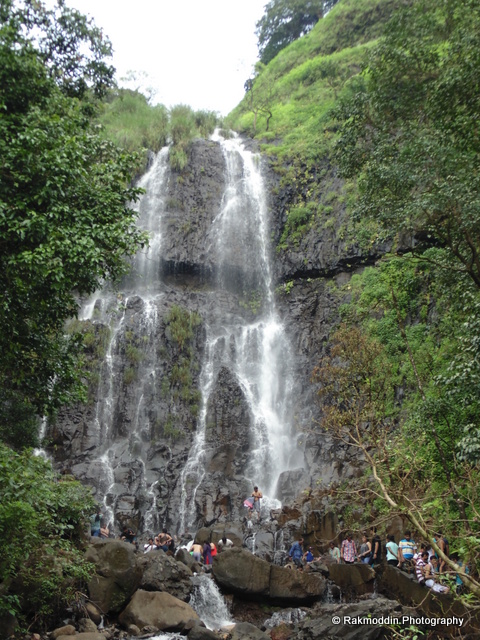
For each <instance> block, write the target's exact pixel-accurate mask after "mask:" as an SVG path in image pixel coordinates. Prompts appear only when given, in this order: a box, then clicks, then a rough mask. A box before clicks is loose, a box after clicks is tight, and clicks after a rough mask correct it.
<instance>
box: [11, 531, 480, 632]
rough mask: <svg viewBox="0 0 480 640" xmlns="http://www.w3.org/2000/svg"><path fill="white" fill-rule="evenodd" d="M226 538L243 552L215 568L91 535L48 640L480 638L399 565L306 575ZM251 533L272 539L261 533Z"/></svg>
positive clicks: (327, 566) (328, 568)
mask: <svg viewBox="0 0 480 640" xmlns="http://www.w3.org/2000/svg"><path fill="white" fill-rule="evenodd" d="M229 531H230V533H229V537H231V538H234V543H235V544H236V546H234V547H233V548H232V549H227V550H224V551H223V552H221V553H219V554H218V555H217V556H216V557H215V558H214V559H213V565H212V566H208V567H205V566H204V565H203V564H200V563H197V562H196V561H194V559H193V557H192V556H191V555H190V554H189V553H188V551H187V550H186V549H179V550H178V551H177V553H176V555H175V557H174V556H173V555H170V554H165V553H164V552H163V551H152V552H150V553H147V554H143V553H142V552H141V551H139V550H137V549H136V547H135V545H133V544H129V543H127V542H123V541H121V540H113V539H111V540H110V539H107V540H96V539H93V538H92V541H91V543H90V544H89V545H88V548H87V550H86V558H87V559H88V560H89V561H90V562H92V563H93V564H94V566H95V575H94V576H93V577H92V579H91V580H90V583H89V585H88V593H87V594H85V598H84V599H83V600H82V601H79V602H78V606H77V607H76V608H75V609H74V610H72V611H71V612H70V613H69V617H68V619H65V621H64V624H63V625H62V626H60V627H58V628H57V629H55V630H54V631H52V632H50V633H49V634H48V636H46V638H47V637H48V638H52V639H53V640H74V639H75V640H115V639H117V638H118V639H122V640H127V639H128V640H130V639H133V638H147V637H148V638H155V639H156V640H167V639H170V640H175V639H176V640H179V639H180V638H185V637H187V638H188V639H189V640H289V639H291V640H316V639H318V638H322V639H323V638H326V639H329V638H332V639H333V638H346V639H347V640H364V639H367V640H369V639H374V638H392V637H395V636H394V635H393V632H392V625H393V628H394V629H396V631H397V632H398V631H401V629H407V628H408V627H410V626H412V625H415V626H416V627H417V628H418V629H419V630H420V631H424V632H425V637H426V638H442V637H445V638H455V637H459V638H460V637H461V638H471V639H472V640H473V638H478V637H479V635H478V633H479V632H478V630H479V629H480V624H479V620H477V619H476V618H475V617H474V616H472V615H468V614H467V612H466V610H464V609H463V608H462V607H461V605H460V604H459V602H458V601H454V600H453V598H451V597H450V596H448V595H447V596H445V595H435V594H433V593H432V592H431V591H430V590H428V589H426V588H425V587H422V586H419V585H418V584H417V583H416V581H415V580H414V578H413V576H410V575H407V574H406V573H403V572H401V571H400V570H398V569H397V568H394V567H391V566H388V565H380V566H378V567H377V568H376V569H375V570H374V569H373V568H372V567H370V566H367V565H365V564H361V563H358V564H354V565H344V564H336V563H331V562H329V558H328V557H327V556H324V557H322V559H321V560H320V561H315V562H313V563H312V564H311V565H309V566H308V568H307V569H304V570H303V571H299V570H296V569H292V568H289V567H288V566H280V565H278V564H275V563H274V562H273V561H272V560H275V558H270V561H269V560H266V559H263V558H261V557H259V556H258V555H255V554H253V553H252V552H251V551H250V550H249V549H247V548H246V547H244V546H243V544H242V541H241V540H240V535H243V536H244V537H246V538H247V539H248V537H249V536H250V535H251V534H252V530H251V529H250V528H247V527H246V526H245V527H241V526H240V525H238V524H236V523H232V524H231V526H230V529H229ZM254 533H256V534H257V535H259V537H261V534H262V533H265V532H262V531H261V530H260V527H257V530H256V531H254ZM222 534H223V531H222V532H220V531H218V530H216V529H215V527H211V528H204V529H202V530H200V531H199V532H197V535H196V537H195V539H196V541H197V542H199V543H203V542H204V541H211V542H214V543H217V542H218V540H219V539H220V537H221V535H222ZM5 637H7V636H5ZM397 637H398V636H397ZM420 637H421V636H420ZM36 640H41V639H40V636H37V637H36Z"/></svg>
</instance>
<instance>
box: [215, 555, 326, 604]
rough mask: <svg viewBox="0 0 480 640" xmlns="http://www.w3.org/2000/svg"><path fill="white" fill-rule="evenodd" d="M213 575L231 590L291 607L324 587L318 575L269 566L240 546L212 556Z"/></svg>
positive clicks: (314, 596)
mask: <svg viewBox="0 0 480 640" xmlns="http://www.w3.org/2000/svg"><path fill="white" fill-rule="evenodd" d="M213 575H214V577H215V580H216V581H217V582H218V583H219V584H220V585H221V587H222V588H223V589H225V590H227V591H229V592H231V593H236V594H239V595H241V596H242V597H244V598H259V599H262V600H265V601H267V602H277V603H281V602H288V603H289V604H290V606H291V605H294V604H308V603H312V602H314V601H315V600H318V599H320V598H321V597H322V595H323V593H324V591H325V586H326V583H325V580H324V579H323V578H322V577H321V576H320V575H314V574H308V573H304V572H302V571H297V570H292V569H287V568H284V567H278V566H276V565H272V564H270V563H268V562H266V561H265V560H261V559H260V558H258V557H256V556H254V555H253V554H251V553H249V552H248V551H245V550H243V549H230V550H227V551H223V552H222V553H221V554H219V555H218V556H217V557H216V558H214V562H213Z"/></svg>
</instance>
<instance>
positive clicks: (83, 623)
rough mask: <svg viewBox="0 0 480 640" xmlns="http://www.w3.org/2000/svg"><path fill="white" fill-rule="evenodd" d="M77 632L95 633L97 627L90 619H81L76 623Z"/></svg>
mask: <svg viewBox="0 0 480 640" xmlns="http://www.w3.org/2000/svg"><path fill="white" fill-rule="evenodd" d="M78 630H79V631H81V632H86V633H96V632H97V631H98V629H97V625H96V624H95V623H94V622H93V620H90V618H82V619H81V620H79V621H78Z"/></svg>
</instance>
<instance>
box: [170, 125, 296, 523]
mask: <svg viewBox="0 0 480 640" xmlns="http://www.w3.org/2000/svg"><path fill="white" fill-rule="evenodd" d="M216 139H217V140H218V141H219V142H220V144H221V146H222V150H223V154H224V157H225V163H226V168H227V180H226V189H225V193H224V197H223V201H222V207H221V210H220V211H219V213H218V215H217V216H216V218H215V220H214V221H213V224H212V227H211V230H210V233H209V251H210V253H211V254H212V255H213V256H214V261H215V263H216V265H217V278H216V288H215V290H214V291H213V292H212V296H216V297H217V296H222V295H223V294H224V293H225V292H232V291H233V292H234V293H235V294H236V295H240V296H241V297H242V299H243V307H244V313H242V314H240V313H233V312H232V313H225V312H220V311H219V310H218V308H216V307H215V305H213V309H212V311H211V313H210V314H209V317H208V318H205V320H206V327H207V339H206V348H205V354H204V361H203V367H202V373H201V377H200V390H201V393H202V407H201V411H200V415H199V420H198V427H197V434H196V437H195V441H194V444H193V446H192V449H191V451H190V454H189V458H188V461H187V464H186V465H185V467H184V469H183V473H182V477H181V486H182V497H181V509H180V517H179V529H180V530H182V531H183V530H184V529H185V528H191V527H192V526H194V525H195V524H196V521H197V515H198V514H197V512H198V504H197V493H198V491H199V488H200V487H201V485H202V483H203V482H204V481H205V480H206V473H207V471H206V457H207V447H206V432H207V428H208V424H207V415H208V408H209V400H210V395H211V393H212V389H213V388H214V385H215V382H216V380H217V378H218V375H219V371H220V370H221V369H222V368H224V369H226V370H228V371H230V372H231V373H232V374H233V376H234V378H235V380H236V382H237V383H238V385H239V387H240V388H241V390H242V393H243V396H244V398H245V399H246V402H247V403H248V408H249V413H250V421H249V422H250V435H249V454H248V463H247V467H246V469H245V472H244V476H245V482H244V487H245V491H247V492H248V494H247V495H249V494H250V492H251V491H252V488H253V484H257V485H258V486H259V487H260V489H261V491H262V492H263V495H264V507H265V506H266V505H267V504H268V506H269V507H275V506H278V504H279V503H278V501H275V500H274V497H275V489H276V484H277V481H278V477H279V475H280V473H281V472H282V471H285V470H286V469H288V468H290V466H291V464H292V463H293V460H292V458H293V456H292V446H291V415H290V407H291V403H290V400H291V394H292V390H293V375H292V373H291V370H290V369H289V367H290V365H291V362H292V354H291V353H290V346H289V343H288V340H287V337H286V335H285V332H284V329H283V327H282V324H281V322H280V320H279V317H278V315H277V312H276V309H275V302H274V291H273V286H272V275H271V267H270V257H269V251H268V246H269V242H268V239H269V230H268V209H267V201H266V192H265V186H264V183H263V179H262V174H261V171H260V167H259V157H258V156H257V155H255V154H253V153H251V152H250V151H247V150H245V149H244V147H243V146H242V144H241V142H240V141H239V139H238V138H236V137H235V138H232V139H229V140H224V139H223V138H221V137H219V136H217V137H216ZM252 316H253V318H252Z"/></svg>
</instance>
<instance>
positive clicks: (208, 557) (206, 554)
mask: <svg viewBox="0 0 480 640" xmlns="http://www.w3.org/2000/svg"><path fill="white" fill-rule="evenodd" d="M203 562H204V564H205V565H209V564H212V548H211V546H210V543H209V542H205V543H204V545H203Z"/></svg>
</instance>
